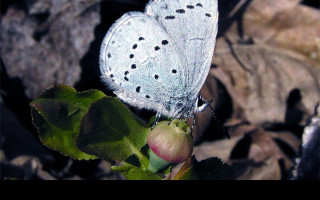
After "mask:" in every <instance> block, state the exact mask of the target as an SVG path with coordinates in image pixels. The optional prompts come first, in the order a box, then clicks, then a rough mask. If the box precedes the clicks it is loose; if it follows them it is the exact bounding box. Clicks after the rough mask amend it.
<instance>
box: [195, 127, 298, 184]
mask: <svg viewBox="0 0 320 200" xmlns="http://www.w3.org/2000/svg"><path fill="white" fill-rule="evenodd" d="M229 134H230V136H231V139H230V140H227V139H222V140H216V141H212V142H203V143H201V144H200V145H196V146H195V147H194V151H193V153H194V155H195V157H196V158H197V160H203V159H206V158H209V157H212V156H217V157H219V158H221V159H222V160H223V161H224V162H226V163H228V164H231V165H232V166H233V167H234V170H235V173H236V175H237V179H281V178H282V174H281V173H280V171H281V170H280V169H281V167H283V169H285V170H288V169H289V168H290V167H292V157H289V156H288V155H286V154H285V152H283V150H282V149H281V148H280V146H279V145H278V143H276V142H275V141H274V138H275V137H276V135H277V134H278V133H275V132H271V131H264V130H263V129H262V128H260V127H258V126H253V125H248V124H240V125H234V126H232V127H230V128H229ZM288 146H290V144H289V143H288ZM292 149H294V151H297V148H296V147H292ZM294 153H295V152H294ZM281 164H283V166H280V165H281ZM271 167H272V168H271Z"/></svg>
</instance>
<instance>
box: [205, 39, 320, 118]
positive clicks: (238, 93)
mask: <svg viewBox="0 0 320 200" xmlns="http://www.w3.org/2000/svg"><path fill="white" fill-rule="evenodd" d="M229 36H230V37H232V41H236V39H235V38H236V36H234V35H231V34H229ZM213 61H214V63H215V64H216V65H217V66H218V67H217V68H213V69H212V70H211V73H212V74H213V75H214V76H215V77H216V78H217V79H219V80H220V81H221V82H222V83H223V84H224V85H225V87H226V88H227V90H228V92H229V94H230V96H231V97H232V100H233V101H234V109H233V110H235V113H234V116H236V117H238V116H241V117H242V119H244V120H248V121H250V122H251V123H254V124H262V123H272V122H279V123H283V122H284V121H285V120H286V113H287V111H288V109H287V101H288V98H289V96H290V93H292V92H293V91H295V90H296V91H298V93H300V94H301V96H302V98H301V101H300V102H296V104H299V103H301V105H300V109H301V112H302V113H303V114H304V116H301V118H302V117H304V118H306V117H307V116H309V115H310V114H311V113H312V112H313V107H314V105H315V104H316V103H317V101H318V100H319V99H320V65H319V64H316V63H315V62H314V61H312V60H310V59H308V58H306V57H304V56H303V55H301V54H298V53H295V52H293V51H290V50H286V49H279V48H273V47H271V46H267V45H265V44H236V43H232V42H231V40H230V39H226V38H220V39H219V40H218V42H217V48H216V52H215V58H214V60H213ZM237 107H238V108H239V107H240V111H239V109H238V112H242V111H243V112H244V113H243V114H239V113H237V111H236V110H237ZM296 120H297V123H299V121H300V120H301V119H299V118H298V119H296Z"/></svg>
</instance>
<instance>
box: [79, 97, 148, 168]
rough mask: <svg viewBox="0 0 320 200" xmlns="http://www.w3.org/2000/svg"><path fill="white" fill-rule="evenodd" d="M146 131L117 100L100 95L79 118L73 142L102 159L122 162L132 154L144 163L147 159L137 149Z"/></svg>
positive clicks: (139, 147)
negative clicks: (77, 129) (77, 132)
mask: <svg viewBox="0 0 320 200" xmlns="http://www.w3.org/2000/svg"><path fill="white" fill-rule="evenodd" d="M148 131H149V128H147V125H146V124H144V123H142V122H141V121H140V120H139V119H138V118H137V117H136V116H135V115H134V114H133V113H132V112H131V111H130V110H129V109H128V108H127V107H126V106H125V105H124V104H123V103H121V102H120V101H119V100H118V99H115V98H112V97H104V98H102V99H100V100H98V101H96V102H95V103H93V104H92V105H91V107H90V109H89V111H88V113H87V114H86V115H85V116H84V117H83V118H82V121H81V125H80V131H79V135H78V136H77V138H76V142H77V145H78V147H79V149H81V150H82V151H84V152H86V153H88V154H92V155H96V156H97V157H99V158H102V159H104V160H107V161H110V160H112V161H123V160H125V159H127V158H128V157H129V156H130V155H132V154H135V155H136V156H137V157H138V158H139V159H140V162H141V163H143V165H144V166H147V165H148V162H149V161H148V159H147V158H146V157H145V156H144V155H143V154H142V153H141V152H140V149H141V148H142V147H143V146H144V145H145V144H146V143H147V133H148Z"/></svg>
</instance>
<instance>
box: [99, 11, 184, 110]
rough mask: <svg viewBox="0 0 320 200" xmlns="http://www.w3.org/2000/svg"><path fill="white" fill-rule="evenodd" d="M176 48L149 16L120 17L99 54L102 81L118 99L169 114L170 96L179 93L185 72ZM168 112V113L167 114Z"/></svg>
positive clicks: (126, 15) (181, 93) (130, 15)
mask: <svg viewBox="0 0 320 200" xmlns="http://www.w3.org/2000/svg"><path fill="white" fill-rule="evenodd" d="M182 66H183V65H182V62H181V61H180V57H179V55H178V52H177V50H176V49H175V46H174V44H173V42H172V39H171V38H170V37H169V36H168V34H167V33H166V32H165V30H164V29H163V28H162V27H161V26H159V23H158V22H157V21H156V20H155V19H154V18H152V17H150V16H147V15H145V14H143V13H139V12H131V13H127V14H125V15H124V16H122V17H121V18H120V19H119V20H118V21H117V22H115V24H114V25H113V26H112V27H111V28H110V30H109V31H108V33H107V35H106V36H105V38H104V40H103V43H102V46H101V53H100V71H101V76H102V80H103V81H104V82H105V83H106V84H107V85H108V86H109V88H111V89H113V90H114V93H115V94H116V95H117V97H118V98H119V99H121V100H122V101H124V102H126V103H128V104H130V105H133V106H137V107H139V108H148V109H152V110H155V111H157V112H162V113H164V114H166V115H170V114H169V113H167V112H166V110H168V112H169V111H170V110H172V109H171V108H170V101H171V100H170V99H174V98H178V97H179V96H181V95H182V96H183V93H184V92H185V84H186V80H185V74H184V69H183V67H182ZM171 115H172V114H171Z"/></svg>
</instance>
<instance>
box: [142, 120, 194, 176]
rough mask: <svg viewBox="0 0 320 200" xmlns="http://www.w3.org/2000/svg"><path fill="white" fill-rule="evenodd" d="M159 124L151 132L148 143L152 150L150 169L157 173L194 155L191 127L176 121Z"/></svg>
mask: <svg viewBox="0 0 320 200" xmlns="http://www.w3.org/2000/svg"><path fill="white" fill-rule="evenodd" d="M168 123H169V122H168V121H161V122H159V123H158V124H157V125H156V126H155V127H154V129H153V130H152V131H151V132H149V134H148V136H147V142H148V145H149V147H150V149H151V153H150V161H149V166H148V169H149V170H150V171H152V172H157V171H158V170H160V169H163V168H164V167H166V166H168V165H169V164H171V163H182V162H184V161H185V160H187V158H188V157H189V156H190V155H191V154H192V151H193V140H192V137H191V131H190V127H189V125H187V124H186V123H185V122H184V121H181V120H178V119H174V120H173V121H172V122H171V123H170V124H169V125H168Z"/></svg>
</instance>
